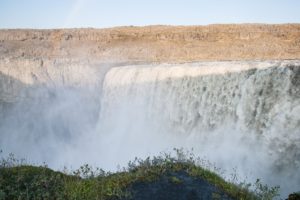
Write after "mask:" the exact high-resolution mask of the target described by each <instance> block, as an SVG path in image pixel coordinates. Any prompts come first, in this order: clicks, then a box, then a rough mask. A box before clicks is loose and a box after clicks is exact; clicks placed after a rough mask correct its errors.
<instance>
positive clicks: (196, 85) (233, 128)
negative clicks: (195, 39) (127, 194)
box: [0, 61, 300, 194]
mask: <svg viewBox="0 0 300 200" xmlns="http://www.w3.org/2000/svg"><path fill="white" fill-rule="evenodd" d="M70 69H71V68H70ZM11 82H12V81H11ZM18 84H21V83H18ZM100 85H101V87H102V88H99V87H96V88H94V89H89V90H85V89H84V88H80V89H78V88H73V87H70V86H68V87H64V86H61V87H53V86H51V87H49V86H47V87H45V86H43V85H42V86H37V88H34V87H33V86H32V87H28V86H26V89H24V91H25V93H26V95H27V96H28V95H29V96H30V100H22V101H20V102H18V103H16V104H13V105H10V107H12V108H11V109H8V108H7V109H6V110H8V111H6V114H5V115H3V116H2V117H3V120H2V122H0V131H1V141H0V145H1V148H3V150H4V151H6V152H12V153H15V154H16V155H18V156H22V157H25V158H28V159H29V160H32V161H34V162H43V161H45V162H46V163H48V164H49V166H50V167H53V168H62V167H63V165H67V166H73V167H76V166H78V165H80V164H83V163H85V162H86V163H90V164H92V165H97V166H100V167H103V168H105V169H111V170H114V169H116V167H117V166H118V165H120V166H121V167H122V166H124V165H125V164H126V163H127V162H128V161H129V160H131V159H133V158H134V157H136V156H137V157H146V156H149V155H157V154H158V153H159V152H163V151H169V150H171V149H172V148H175V147H176V148H181V147H183V148H185V149H188V150H191V149H193V152H194V153H195V154H196V155H197V156H200V157H201V158H203V159H206V160H208V161H210V162H212V163H214V164H215V165H216V167H220V168H221V169H222V170H225V172H224V174H223V175H224V176H225V177H228V176H229V175H230V173H232V171H233V170H234V171H236V173H237V174H238V176H239V177H240V178H241V181H242V180H243V179H246V180H247V181H255V180H256V179H257V178H259V179H262V180H263V182H265V183H268V184H270V185H280V186H281V192H283V194H288V193H289V192H293V191H297V190H298V189H299V188H300V173H299V169H300V62H299V61H264V62H261V61H243V62H239V61H230V62H229V61H228V62H195V63H182V64H149V65H132V66H121V67H112V68H110V69H109V70H108V71H107V72H106V74H105V77H104V80H103V83H102V84H100ZM28 91H29V92H28ZM22 94H23V96H24V92H23V93H22ZM26 95H25V96H26ZM24 98H25V97H24ZM24 98H23V99H24ZM25 99H26V98H25ZM0 103H1V102H0ZM1 105H2V106H3V105H4V104H1ZM3 107H5V106H3ZM79 158H80V159H79Z"/></svg>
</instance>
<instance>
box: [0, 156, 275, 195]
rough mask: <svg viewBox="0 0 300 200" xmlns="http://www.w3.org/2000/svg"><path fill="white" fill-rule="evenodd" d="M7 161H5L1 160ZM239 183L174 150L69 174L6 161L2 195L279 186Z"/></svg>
mask: <svg viewBox="0 0 300 200" xmlns="http://www.w3.org/2000/svg"><path fill="white" fill-rule="evenodd" d="M0 166H1V165H0ZM256 184H257V185H256V186H258V187H257V188H259V189H261V190H260V191H259V192H256V193H254V192H249V190H248V188H249V185H239V186H237V185H235V184H232V183H228V182H226V181H224V179H222V178H221V177H220V176H218V175H217V174H215V173H213V172H211V171H209V170H206V169H204V168H202V167H199V166H196V165H195V162H194V161H193V159H182V158H181V159H178V157H177V158H172V157H170V156H165V157H155V158H153V159H149V158H148V159H146V160H135V162H130V163H129V165H128V168H127V169H126V170H124V171H123V172H117V173H106V172H104V171H103V170H100V169H96V170H94V169H92V168H91V167H90V166H88V165H84V166H82V167H81V168H80V169H78V170H76V171H74V172H72V175H67V174H64V173H61V172H55V171H53V170H51V169H48V168H47V167H34V166H28V165H22V166H4V165H2V167H0V199H145V200H146V197H149V198H148V199H203V198H205V199H272V197H273V196H275V195H276V192H277V190H276V188H271V189H269V188H267V187H266V186H263V185H261V184H260V183H256Z"/></svg>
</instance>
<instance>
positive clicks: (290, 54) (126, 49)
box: [0, 24, 300, 62]
mask: <svg viewBox="0 0 300 200" xmlns="http://www.w3.org/2000/svg"><path fill="white" fill-rule="evenodd" d="M299 38H300V25H298V24H287V25H256V24H253V25H251V24H250V25H210V26H189V27H183V26H182V27H172V26H148V27H120V28H112V29H59V30H1V31H0V58H2V59H3V58H19V59H21V58H27V59H28V58H29V59H30V58H35V59H51V60H53V59H55V58H56V59H58V58H61V59H66V58H68V59H78V58H82V59H89V60H93V59H97V60H101V61H102V62H104V61H109V62H116V61H144V62H178V61H180V62H185V61H199V60H245V59H247V60H249V59H295V58H299V57H300V51H299V49H300V40H299Z"/></svg>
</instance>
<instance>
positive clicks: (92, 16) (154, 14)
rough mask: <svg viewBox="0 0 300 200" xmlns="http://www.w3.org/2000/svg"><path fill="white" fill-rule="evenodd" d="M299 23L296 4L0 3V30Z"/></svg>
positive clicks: (207, 0)
mask: <svg viewBox="0 0 300 200" xmlns="http://www.w3.org/2000/svg"><path fill="white" fill-rule="evenodd" d="M220 23H271V24H278V23H300V0H0V28H41V29H43V28H83V27H94V28H104V27H114V26H130V25H133V26H145V25H206V24H220Z"/></svg>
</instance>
